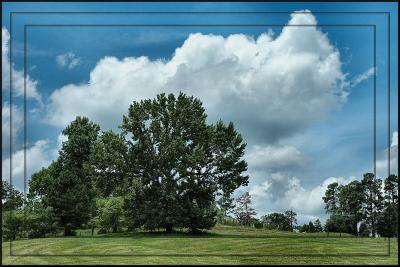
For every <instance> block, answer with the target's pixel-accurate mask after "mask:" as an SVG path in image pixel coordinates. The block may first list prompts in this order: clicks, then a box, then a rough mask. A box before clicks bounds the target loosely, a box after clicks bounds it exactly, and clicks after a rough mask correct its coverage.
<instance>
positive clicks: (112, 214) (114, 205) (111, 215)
mask: <svg viewBox="0 0 400 267" xmlns="http://www.w3.org/2000/svg"><path fill="white" fill-rule="evenodd" d="M96 206H97V216H96V218H95V223H96V225H97V226H98V227H100V230H99V232H98V233H99V234H101V233H106V232H108V231H112V232H113V233H116V232H118V231H120V229H121V227H122V223H123V200H122V198H121V197H111V198H108V199H104V198H99V199H97V200H96Z"/></svg>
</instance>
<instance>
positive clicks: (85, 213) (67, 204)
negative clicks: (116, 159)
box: [30, 117, 100, 235]
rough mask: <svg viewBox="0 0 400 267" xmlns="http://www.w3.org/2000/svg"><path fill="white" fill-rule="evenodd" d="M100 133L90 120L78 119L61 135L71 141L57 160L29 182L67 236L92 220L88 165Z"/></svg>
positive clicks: (33, 193) (92, 194)
mask: <svg viewBox="0 0 400 267" xmlns="http://www.w3.org/2000/svg"><path fill="white" fill-rule="evenodd" d="M99 130H100V127H99V126H98V125H97V124H94V123H92V122H90V121H89V119H87V118H85V117H83V118H81V117H77V118H76V119H75V120H74V121H73V122H71V124H70V125H69V126H68V127H67V128H65V129H64V130H63V132H62V133H63V134H64V135H65V136H67V137H68V141H65V142H64V143H63V144H62V149H61V150H60V153H59V154H60V156H59V158H58V160H57V161H55V162H53V163H52V164H51V165H50V166H49V167H48V168H47V169H42V170H41V171H40V172H38V173H36V174H35V175H33V176H32V179H31V181H30V192H31V194H32V195H33V196H35V195H36V196H39V197H40V196H42V198H43V203H44V204H45V205H46V206H50V207H52V208H53V211H54V213H55V215H56V217H57V218H58V222H59V224H60V225H61V226H63V227H64V234H65V235H71V234H72V231H73V229H74V228H76V227H79V226H81V225H82V224H83V223H87V222H88V221H89V219H90V217H91V213H92V210H93V204H94V203H93V197H94V191H93V185H92V180H91V178H90V177H91V176H90V171H89V167H88V162H89V158H90V155H91V152H92V147H93V144H94V142H95V141H96V139H97V135H98V132H99Z"/></svg>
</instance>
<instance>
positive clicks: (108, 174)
mask: <svg viewBox="0 0 400 267" xmlns="http://www.w3.org/2000/svg"><path fill="white" fill-rule="evenodd" d="M127 156H128V147H127V144H126V142H125V139H124V138H123V136H122V135H119V134H116V133H114V132H112V131H109V132H104V133H103V134H102V135H101V136H100V138H99V139H98V140H96V141H95V142H94V145H93V149H92V153H91V155H90V170H91V175H92V177H93V181H94V183H95V188H96V189H97V190H98V193H99V195H100V196H102V197H109V196H123V195H124V193H125V191H126V184H127V176H128V171H127V170H128V160H127Z"/></svg>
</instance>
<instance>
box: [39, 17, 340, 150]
mask: <svg viewBox="0 0 400 267" xmlns="http://www.w3.org/2000/svg"><path fill="white" fill-rule="evenodd" d="M316 23H317V22H316V19H315V17H314V16H313V15H312V14H299V13H296V14H292V15H291V18H290V20H289V22H288V24H289V25H295V24H313V25H314V24H316ZM341 65H342V64H341V60H340V55H339V51H338V50H337V49H336V48H335V47H334V46H333V45H332V44H331V42H330V40H329V38H328V36H327V34H325V33H323V32H321V31H320V30H318V29H317V28H316V27H315V26H310V27H295V26H289V27H284V28H283V30H282V32H281V33H280V34H277V36H276V38H274V37H273V36H272V33H268V32H267V33H263V34H261V35H259V36H258V37H257V38H254V37H252V36H248V35H244V34H232V35H229V36H227V37H223V36H220V35H213V34H202V33H193V34H190V35H189V36H188V38H187V39H186V40H185V41H184V43H183V44H182V45H181V46H180V47H178V48H176V50H175V53H174V54H173V55H172V57H171V58H170V59H168V60H162V59H159V60H150V59H149V58H148V57H145V56H142V57H126V58H123V59H118V58H115V57H105V58H103V59H101V60H100V61H99V62H98V63H97V65H96V66H95V68H94V69H93V70H92V71H91V73H90V79H89V82H88V83H87V84H68V85H65V86H63V87H62V88H59V89H57V90H55V91H54V92H53V93H52V95H51V96H50V101H49V106H48V112H47V114H48V115H47V118H46V120H47V122H48V123H50V124H52V125H56V126H60V127H63V126H65V125H67V124H68V123H69V122H70V121H71V120H73V119H74V118H75V116H77V115H85V116H88V117H89V118H91V119H92V120H94V121H95V122H97V123H100V125H101V126H102V127H103V129H105V130H106V129H109V128H114V129H115V128H116V126H118V125H119V124H120V123H121V121H122V114H125V113H126V112H127V109H128V107H129V104H131V103H132V101H135V100H140V99H143V98H153V97H155V95H156V94H158V93H161V92H167V93H170V92H173V93H178V92H179V91H183V92H185V93H187V94H190V95H194V96H196V97H199V98H200V99H201V100H202V101H203V103H204V105H205V107H206V109H207V113H208V115H209V119H210V120H212V121H214V120H217V119H219V118H221V119H223V120H225V121H228V120H231V121H234V122H235V125H236V126H237V127H238V129H239V130H240V131H241V132H242V133H243V135H244V136H245V138H246V140H248V141H249V142H252V141H254V140H257V143H260V142H266V143H268V142H275V141H277V140H278V139H280V138H283V137H285V136H289V135H292V134H294V133H296V132H297V131H299V130H302V129H304V128H305V127H307V126H308V125H309V124H310V123H312V122H313V121H315V120H318V119H320V118H321V117H322V116H324V115H325V114H327V112H329V111H331V110H333V109H337V108H338V107H340V105H341V104H342V103H343V102H344V101H345V100H346V97H347V95H348V91H347V89H346V88H345V87H344V85H345V84H346V83H345V79H346V78H345V77H346V75H345V74H344V73H343V72H342V70H341ZM238 107H240V109H239V108H238Z"/></svg>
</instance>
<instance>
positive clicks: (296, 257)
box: [2, 226, 398, 264]
mask: <svg viewBox="0 0 400 267" xmlns="http://www.w3.org/2000/svg"><path fill="white" fill-rule="evenodd" d="M391 244H392V249H391V256H387V252H388V245H387V239H384V238H355V237H351V236H348V235H342V237H339V234H332V233H331V234H330V235H329V237H327V235H326V233H319V234H305V233H288V232H277V231H269V230H265V229H255V228H244V227H231V226H217V227H215V228H214V229H213V230H211V231H209V232H208V233H206V234H202V235H197V236H191V235H188V234H186V233H180V232H175V233H172V234H165V233H157V232H156V233H143V232H137V233H119V234H105V235H95V236H94V237H92V236H90V235H89V232H88V231H86V230H85V231H81V232H78V235H77V236H76V237H48V238H41V239H31V240H17V241H13V242H12V251H13V256H10V255H9V249H10V246H9V242H3V253H2V255H3V264H397V263H398V260H397V255H398V245H397V240H394V239H392V240H391ZM35 254H40V255H41V256H34V255H35ZM76 255H80V256H76ZM111 255H114V256H111Z"/></svg>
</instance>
